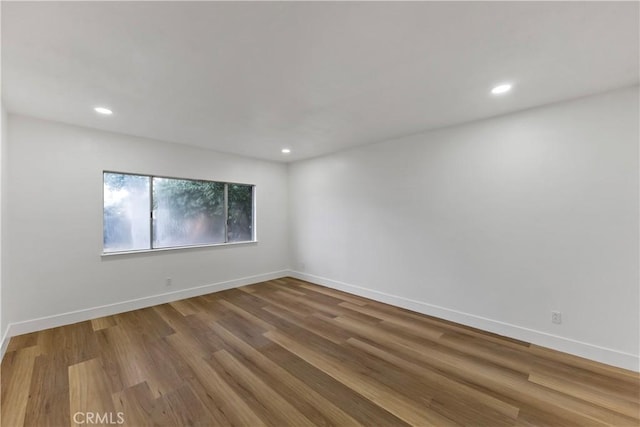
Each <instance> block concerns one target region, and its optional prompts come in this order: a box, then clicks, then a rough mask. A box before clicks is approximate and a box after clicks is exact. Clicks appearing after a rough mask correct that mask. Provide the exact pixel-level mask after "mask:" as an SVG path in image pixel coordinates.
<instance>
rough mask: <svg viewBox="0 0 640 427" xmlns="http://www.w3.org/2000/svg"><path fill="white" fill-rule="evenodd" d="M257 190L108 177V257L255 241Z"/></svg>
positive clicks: (105, 245) (105, 242)
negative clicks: (122, 253) (120, 253)
mask: <svg viewBox="0 0 640 427" xmlns="http://www.w3.org/2000/svg"><path fill="white" fill-rule="evenodd" d="M253 188H254V186H253V185H247V184H229V183H224V182H214V181H201V180H192V179H176V178H165V177H156V176H147V175H133V174H124V173H116V172H104V211H103V214H104V223H103V224H104V228H103V248H104V249H103V250H104V252H105V253H113V252H126V251H137V250H150V249H164V248H176V247H185V246H201V245H214V244H223V243H234V242H250V241H253V240H254V227H253V222H254V209H253V194H254V191H253Z"/></svg>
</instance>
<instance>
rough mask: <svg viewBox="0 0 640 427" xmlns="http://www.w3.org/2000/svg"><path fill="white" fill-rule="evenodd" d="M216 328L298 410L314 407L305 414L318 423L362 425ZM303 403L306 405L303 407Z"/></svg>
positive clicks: (233, 337) (260, 354) (273, 364)
mask: <svg viewBox="0 0 640 427" xmlns="http://www.w3.org/2000/svg"><path fill="white" fill-rule="evenodd" d="M213 328H214V330H215V331H216V333H218V335H220V336H221V337H222V339H223V340H225V342H227V343H228V344H229V345H230V346H231V347H233V349H234V350H236V351H238V352H239V353H240V354H241V355H242V356H243V357H244V358H246V360H247V361H249V362H250V363H251V364H252V365H253V366H255V367H256V368H257V369H259V370H261V371H262V372H263V373H264V374H265V377H266V378H267V379H268V384H270V385H271V387H274V386H276V387H277V386H278V385H279V384H282V385H283V386H284V387H278V388H277V389H276V391H277V392H280V393H281V394H282V395H284V396H287V398H288V399H290V400H293V401H294V402H293V403H295V406H296V407H297V408H301V407H303V406H307V407H308V406H311V407H313V408H314V409H315V410H314V411H309V410H308V409H307V410H305V411H304V413H305V416H307V417H308V418H310V420H311V421H313V422H314V424H316V425H318V424H319V425H337V426H355V425H360V424H359V423H358V422H357V421H356V420H355V419H354V418H352V417H351V416H349V415H348V414H347V413H346V412H344V411H343V410H341V409H340V408H339V407H337V406H335V405H334V404H333V403H332V402H331V401H329V400H328V399H326V398H325V397H324V396H323V395H321V394H320V393H318V392H316V391H315V390H314V389H313V388H311V387H310V386H309V385H307V384H305V383H304V382H303V381H301V380H299V379H297V378H296V377H295V376H293V375H291V374H290V373H289V372H288V371H286V370H285V369H284V368H282V367H280V366H278V365H277V364H276V363H274V362H272V361H271V360H270V359H268V358H267V357H266V356H264V355H263V354H262V353H260V352H259V351H257V350H256V349H254V348H253V347H251V346H250V345H249V344H247V343H245V342H244V341H242V340H241V339H239V338H238V337H236V336H235V335H234V334H232V333H231V332H230V331H228V330H226V329H225V328H224V327H222V326H220V325H217V324H215V325H213ZM278 390H280V391H278ZM283 390H284V391H283ZM300 400H301V401H303V402H304V404H306V405H303V404H301V403H300ZM310 412H312V415H311V417H309V413H310Z"/></svg>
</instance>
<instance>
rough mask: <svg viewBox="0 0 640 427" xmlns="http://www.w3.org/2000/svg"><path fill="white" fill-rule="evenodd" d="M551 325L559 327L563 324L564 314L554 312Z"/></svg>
mask: <svg viewBox="0 0 640 427" xmlns="http://www.w3.org/2000/svg"><path fill="white" fill-rule="evenodd" d="M551 323H557V324H558V325H559V324H560V323H562V313H560V312H559V311H552V312H551Z"/></svg>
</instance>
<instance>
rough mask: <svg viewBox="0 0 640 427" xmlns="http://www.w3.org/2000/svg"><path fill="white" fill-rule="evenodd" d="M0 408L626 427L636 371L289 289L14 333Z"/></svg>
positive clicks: (130, 415) (26, 414) (35, 415)
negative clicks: (32, 331) (28, 332)
mask: <svg viewBox="0 0 640 427" xmlns="http://www.w3.org/2000/svg"><path fill="white" fill-rule="evenodd" d="M1 398H2V421H1V422H2V426H3V427H14V426H20V425H28V426H70V425H76V423H74V417H75V421H77V422H78V423H84V424H82V425H95V422H96V421H98V422H99V423H102V424H109V423H111V425H114V424H118V423H119V422H122V421H124V425H130V426H146V425H167V426H178V425H201V426H205V425H215V426H218V425H220V426H226V425H239V426H252V427H253V426H262V425H271V426H295V427H299V426H307V425H337V426H352V425H368V426H405V425H416V426H429V425H436V426H449V425H483V426H514V425H517V426H522V425H527V426H531V425H537V426H548V425H553V426H556V425H557V426H565V425H575V426H598V425H613V426H638V425H639V424H640V422H639V413H638V412H639V380H638V374H636V373H633V372H630V371H625V370H621V369H617V368H613V367H609V366H606V365H601V364H598V363H595V362H591V361H587V360H584V359H580V358H577V357H573V356H569V355H566V354H562V353H558V352H555V351H551V350H548V349H544V348H541V347H537V346H534V345H529V344H527V343H524V342H519V341H515V340H512V339H507V338H503V337H499V336H496V335H492V334H488V333H485V332H481V331H478V330H475V329H471V328H467V327H463V326H460V325H457V324H454V323H449V322H445V321H442V320H438V319H435V318H432V317H428V316H423V315H419V314H416V313H413V312H410V311H406V310H402V309H398V308H395V307H392V306H389V305H385V304H381V303H377V302H374V301H371V300H367V299H364V298H360V297H356V296H353V295H349V294H345V293H342V292H338V291H335V290H331V289H328V288H323V287H319V286H316V285H312V284H309V283H307V282H302V281H299V280H296V279H290V278H287V279H279V280H273V281H270V282H265V283H260V284H257V285H253V286H247V287H243V288H238V289H233V290H229V291H224V292H219V293H216V294H210V295H205V296H201V297H196V298H191V299H187V300H183V301H178V302H174V303H171V304H163V305H159V306H156V307H152V308H146V309H143V310H137V311H132V312H128V313H124V314H119V315H115V316H109V317H104V318H100V319H95V320H92V321H87V322H82V323H77V324H75V325H71V326H65V327H60V328H55V329H49V330H46V331H42V332H37V333H32V334H27V335H22V336H18V337H14V338H12V339H11V342H10V344H9V348H8V351H7V353H6V355H5V357H4V360H3V362H2V396H1ZM89 421H91V422H89Z"/></svg>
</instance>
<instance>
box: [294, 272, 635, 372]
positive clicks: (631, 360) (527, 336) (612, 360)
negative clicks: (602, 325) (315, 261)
mask: <svg viewBox="0 0 640 427" xmlns="http://www.w3.org/2000/svg"><path fill="white" fill-rule="evenodd" d="M289 275H290V276H291V277H295V278H296V279H300V280H305V281H307V282H311V283H315V284H318V285H322V286H326V287H329V288H333V289H337V290H340V291H344V292H348V293H351V294H355V295H359V296H362V297H365V298H369V299H372V300H375V301H379V302H383V303H386V304H391V305H394V306H397V307H402V308H406V309H408V310H412V311H415V312H418V313H422V314H426V315H429V316H434V317H438V318H441V319H445V320H449V321H452V322H456V323H460V324H462V325H466V326H471V327H474V328H478V329H482V330H484V331H488V332H492V333H495V334H499V335H503V336H506V337H510V338H514V339H518V340H522V341H526V342H529V343H532V344H536V345H539V346H542V347H547V348H551V349H553V350H558V351H561V352H564V353H569V354H573V355H575V356H580V357H584V358H586V359H590V360H595V361H597V362H601V363H605V364H607V365H612V366H616V367H619V368H624V369H628V370H632V371H636V372H638V371H640V357H638V356H637V355H634V354H630V353H625V352H622V351H618V350H614V349H611V348H606V347H601V346H598V345H594V344H589V343H585V342H582V341H577V340H573V339H571V338H565V337H561V336H558V335H553V334H549V333H546V332H541V331H537V330H534V329H529V328H525V327H522V326H517V325H513V324H510V323H505V322H500V321H498V320H493V319H488V318H486V317H481V316H476V315H474V314H470V313H465V312H462V311H458V310H453V309H449V308H445V307H440V306H437V305H433V304H429V303H426V302H423V301H417V300H413V299H409V298H404V297H401V296H397V295H391V294H388V293H385V292H380V291H375V290H372V289H367V288H363V287H360V286H356V285H351V284H348V283H344V282H340V281H337V280H332V279H328V278H326V277H320V276H315V275H313V274H307V273H302V272H299V271H293V270H292V271H290V272H289Z"/></svg>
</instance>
